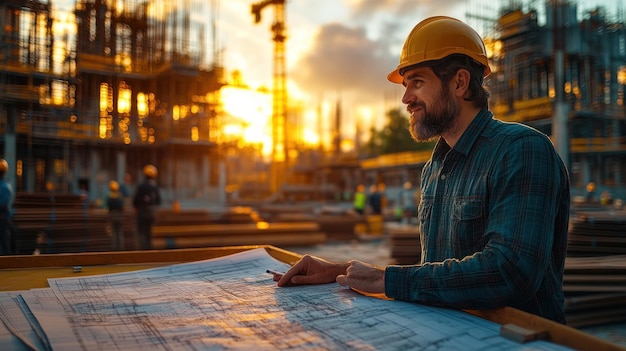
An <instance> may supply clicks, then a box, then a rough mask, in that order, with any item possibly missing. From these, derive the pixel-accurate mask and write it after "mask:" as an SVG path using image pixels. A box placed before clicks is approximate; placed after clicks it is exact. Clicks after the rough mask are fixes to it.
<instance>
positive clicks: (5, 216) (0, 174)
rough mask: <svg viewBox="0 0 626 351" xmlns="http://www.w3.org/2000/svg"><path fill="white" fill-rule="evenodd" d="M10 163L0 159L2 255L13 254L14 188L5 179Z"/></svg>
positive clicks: (0, 238) (0, 250)
mask: <svg viewBox="0 0 626 351" xmlns="http://www.w3.org/2000/svg"><path fill="white" fill-rule="evenodd" d="M8 171H9V163H8V162H7V161H6V160H5V159H0V255H2V256H4V255H10V254H11V251H12V250H11V204H12V203H13V187H11V184H9V182H7V181H6V180H5V179H4V176H5V175H6V173H7V172H8Z"/></svg>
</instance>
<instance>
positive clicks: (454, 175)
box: [274, 16, 570, 323]
mask: <svg viewBox="0 0 626 351" xmlns="http://www.w3.org/2000/svg"><path fill="white" fill-rule="evenodd" d="M489 73H490V69H489V64H488V60H487V56H486V54H485V48H484V44H483V42H482V40H481V38H480V36H479V35H478V34H477V33H476V32H475V31H474V30H473V29H472V28H471V27H469V26H467V25H466V24H464V23H462V22H461V21H458V20H456V19H453V18H449V17H443V16H438V17H432V18H428V19H426V20H424V21H422V22H420V23H419V24H418V25H417V26H415V28H414V29H413V31H412V32H411V33H410V34H409V36H408V38H407V40H406V42H405V44H404V47H403V49H402V53H401V56H400V64H399V65H398V67H397V68H396V69H395V70H394V71H393V72H391V73H390V74H389V75H388V79H389V80H390V81H391V82H394V83H401V84H403V85H404V87H405V93H404V95H403V97H402V102H403V103H404V104H406V105H407V110H408V112H409V114H410V132H411V135H412V136H413V138H414V139H415V140H417V141H422V140H430V139H432V138H435V137H438V138H439V139H438V142H437V145H436V146H435V148H434V150H433V154H432V157H431V159H430V160H429V161H428V162H427V164H426V165H425V166H424V170H423V173H422V180H421V183H420V184H421V194H422V197H421V202H420V204H419V207H418V220H419V226H420V233H421V244H422V262H421V264H419V265H410V266H398V265H390V266H387V267H385V268H384V269H383V268H379V267H375V266H373V265H369V264H366V263H363V262H360V261H354V260H353V261H350V262H346V263H335V262H328V261H326V260H323V259H320V258H316V257H313V256H309V255H305V256H304V257H303V258H302V260H300V261H299V262H298V263H297V264H296V265H295V266H294V267H292V268H291V269H290V270H289V271H288V272H286V273H285V274H284V275H283V276H275V277H274V279H275V280H277V281H278V285H279V286H288V285H303V284H318V283H329V282H332V281H336V282H337V283H339V284H341V285H344V286H349V287H351V288H353V289H356V290H359V291H363V292H368V293H385V294H386V295H387V296H388V297H390V298H395V299H399V300H406V301H413V302H418V303H424V304H430V305H436V306H447V307H452V308H459V309H492V308H499V307H504V306H511V307H515V308H518V309H521V310H524V311H527V312H530V313H533V314H537V315H540V316H542V317H545V318H548V319H552V320H554V321H557V322H561V323H565V315H564V297H563V291H562V282H563V269H564V261H565V254H566V246H567V223H568V216H569V205H570V195H569V178H568V174H567V170H566V168H565V166H564V164H563V162H562V161H561V159H560V158H559V156H558V154H557V153H556V152H555V150H554V147H553V145H552V143H551V142H550V140H549V139H548V137H546V136H545V135H543V134H541V133H539V132H538V131H536V130H534V129H531V128H529V127H526V126H523V125H521V124H514V123H504V122H501V121H498V120H496V119H494V118H493V116H492V114H491V112H490V111H489V110H488V109H487V99H488V95H489V94H488V92H487V91H486V90H485V89H484V88H483V85H482V83H483V78H484V77H486V76H487V75H489Z"/></svg>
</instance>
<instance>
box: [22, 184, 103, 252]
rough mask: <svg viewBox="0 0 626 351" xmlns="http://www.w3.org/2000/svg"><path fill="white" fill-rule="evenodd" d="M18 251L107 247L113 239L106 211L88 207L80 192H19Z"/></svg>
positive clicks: (97, 249) (90, 249) (97, 248)
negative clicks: (76, 193) (75, 193)
mask: <svg viewBox="0 0 626 351" xmlns="http://www.w3.org/2000/svg"><path fill="white" fill-rule="evenodd" d="M14 208H15V212H14V216H13V230H14V232H13V240H14V246H15V247H14V252H15V253H17V254H32V253H33V252H35V250H36V249H39V252H40V253H58V252H82V251H107V250H109V249H110V243H111V239H110V236H109V233H108V216H107V214H106V212H105V211H102V210H93V209H87V208H85V207H84V202H83V201H82V198H81V197H80V196H79V195H71V194H50V193H21V192H20V193H17V194H16V197H15V202H14Z"/></svg>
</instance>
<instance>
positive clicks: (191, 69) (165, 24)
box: [0, 0, 223, 203]
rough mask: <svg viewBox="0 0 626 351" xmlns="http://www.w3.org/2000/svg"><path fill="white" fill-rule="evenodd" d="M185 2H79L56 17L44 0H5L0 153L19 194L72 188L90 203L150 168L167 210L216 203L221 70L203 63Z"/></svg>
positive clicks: (0, 12)
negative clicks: (200, 200)
mask: <svg viewBox="0 0 626 351" xmlns="http://www.w3.org/2000/svg"><path fill="white" fill-rule="evenodd" d="M190 3H191V2H186V1H182V2H181V1H160V2H156V3H155V2H153V1H147V0H120V1H107V0H77V1H76V2H75V4H74V7H73V12H72V11H69V13H62V12H59V11H55V6H54V4H53V0H50V1H48V0H29V1H21V0H4V1H2V3H1V4H0V43H1V44H0V129H1V130H2V139H1V144H0V145H1V148H2V150H1V152H2V154H3V155H4V157H5V158H6V159H7V160H8V161H9V164H10V165H11V167H15V172H10V173H11V174H10V177H11V178H10V181H11V183H12V184H14V187H15V188H16V190H17V191H24V192H43V191H47V190H48V191H49V190H51V189H54V191H56V192H64V193H76V192H78V190H79V184H80V185H85V186H86V187H87V188H88V190H89V194H90V195H89V197H90V199H91V200H95V199H98V198H103V197H104V194H105V193H106V191H107V184H108V182H109V180H111V179H114V180H118V181H121V180H122V179H123V178H124V175H125V174H126V173H129V174H131V176H132V178H133V181H135V182H137V181H139V180H140V178H141V168H142V167H143V166H144V165H145V164H148V163H151V164H154V165H156V167H157V168H158V169H159V171H160V172H159V173H160V175H159V183H160V184H161V187H162V195H163V197H164V199H165V201H166V203H167V202H168V201H174V200H176V199H180V198H193V197H200V196H203V197H207V196H214V197H216V196H217V197H219V196H221V192H219V191H218V190H217V189H221V188H223V186H218V185H221V184H219V183H220V179H222V178H223V177H220V176H219V168H220V166H219V165H220V161H219V159H218V157H219V156H218V153H217V151H216V143H215V137H216V136H215V135H214V133H213V131H214V130H216V128H215V126H214V123H216V122H215V121H216V118H215V116H216V114H217V106H218V95H217V93H216V92H218V91H219V88H220V87H221V85H222V83H221V82H222V71H223V70H222V68H221V67H220V66H219V64H218V63H216V62H214V63H213V64H209V65H207V64H206V63H205V59H206V54H205V49H204V47H205V42H204V41H205V39H204V38H205V35H204V33H205V30H204V25H203V24H200V23H194V21H192V20H191V14H192V12H194V11H197V10H198V9H195V8H194V7H193V6H198V5H191V4H190ZM13 177H14V178H13ZM222 182H223V181H222Z"/></svg>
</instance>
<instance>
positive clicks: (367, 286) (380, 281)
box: [336, 260, 385, 294]
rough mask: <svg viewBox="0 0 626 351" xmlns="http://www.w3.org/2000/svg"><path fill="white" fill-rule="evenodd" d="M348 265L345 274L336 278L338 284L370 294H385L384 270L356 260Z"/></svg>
mask: <svg viewBox="0 0 626 351" xmlns="http://www.w3.org/2000/svg"><path fill="white" fill-rule="evenodd" d="M348 264H349V266H348V268H346V274H345V275H338V276H337V279H336V281H337V283H338V284H340V285H343V286H348V287H350V288H352V289H355V290H358V291H361V292H366V293H371V294H383V293H384V292H385V270H384V269H382V268H379V267H376V266H374V265H371V264H369V263H364V262H361V261H356V260H352V261H350V262H348Z"/></svg>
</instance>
